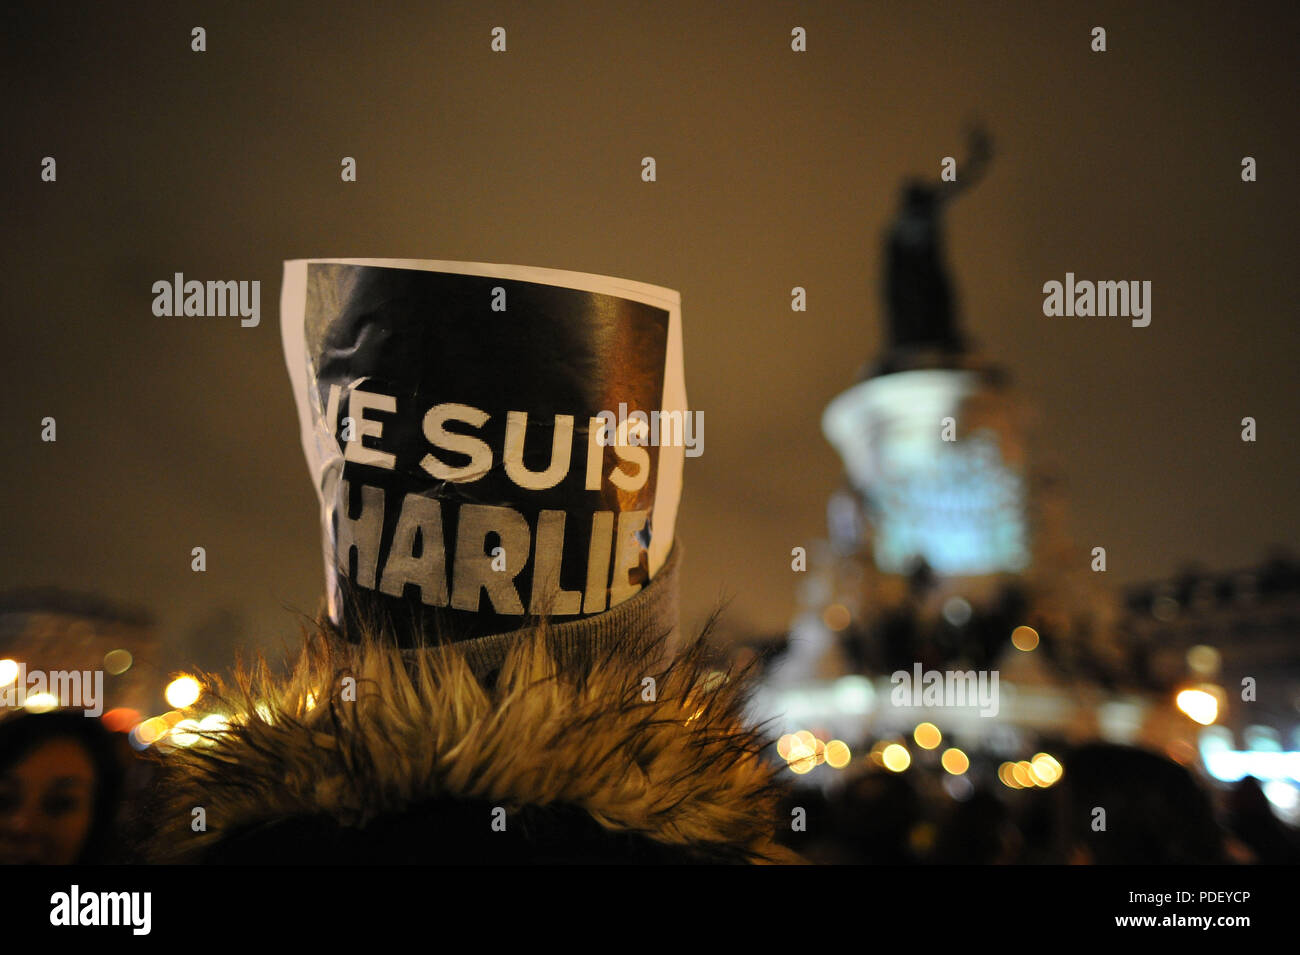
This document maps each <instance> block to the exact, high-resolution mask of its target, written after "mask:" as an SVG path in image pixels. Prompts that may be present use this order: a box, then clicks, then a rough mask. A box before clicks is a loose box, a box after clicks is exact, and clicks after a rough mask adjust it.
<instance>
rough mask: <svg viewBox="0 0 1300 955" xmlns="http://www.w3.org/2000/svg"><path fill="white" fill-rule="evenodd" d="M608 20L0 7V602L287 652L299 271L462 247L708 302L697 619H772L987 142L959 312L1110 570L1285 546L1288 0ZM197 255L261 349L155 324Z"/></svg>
mask: <svg viewBox="0 0 1300 955" xmlns="http://www.w3.org/2000/svg"><path fill="white" fill-rule="evenodd" d="M608 6H624V7H627V8H628V9H627V10H622V11H615V10H613V9H607V5H596V4H580V3H574V4H533V3H492V4H481V3H460V4H444V3H440V4H403V5H397V4H376V5H374V6H373V8H372V7H371V6H369V5H364V4H356V3H346V4H345V3H310V4H309V3H301V2H296V3H276V4H268V5H255V4H247V5H245V4H240V5H226V4H198V5H195V6H194V7H193V8H192V9H187V10H180V9H178V8H177V5H174V4H164V3H139V4H131V5H127V6H122V5H117V4H93V5H92V4H84V5H76V4H64V3H59V4H35V3H32V4H28V5H27V7H28V9H26V10H24V11H20V12H15V13H8V14H6V23H5V25H4V29H3V36H4V39H3V44H4V48H3V52H4V55H3V66H2V67H0V68H2V69H3V71H4V73H5V89H6V94H5V97H6V108H5V123H4V128H5V149H4V150H3V154H2V158H0V161H2V162H3V173H4V177H5V181H6V183H7V185H8V186H9V188H8V189H6V190H5V192H6V199H5V203H4V206H5V228H4V252H5V256H4V262H5V265H6V267H7V270H8V278H7V280H6V281H5V282H4V283H3V298H4V309H3V313H4V319H3V320H4V347H3V349H0V375H2V380H3V381H4V382H5V385H6V387H5V400H4V405H5V408H4V427H3V429H0V455H2V456H3V461H4V462H5V463H4V469H3V494H0V525H2V527H3V534H0V582H2V583H3V586H5V587H15V586H26V585H42V584H57V585H59V586H63V587H67V588H72V589H77V590H90V591H97V592H100V593H103V594H107V595H110V596H112V597H114V598H115V599H119V600H123V601H127V602H130V603H134V604H139V605H143V606H145V607H147V608H149V609H150V610H152V611H153V612H154V613H156V615H157V617H158V622H159V630H160V633H161V634H162V635H163V636H164V638H165V639H166V640H167V641H168V643H169V646H170V648H171V650H170V652H171V653H172V654H174V655H175V657H176V663H177V664H178V665H179V664H180V663H181V662H183V661H193V662H198V663H200V664H203V665H205V666H223V665H225V664H226V663H228V662H229V658H230V646H231V645H232V643H247V644H258V645H274V644H277V643H279V642H281V641H283V640H288V639H292V638H293V637H294V635H295V633H296V628H297V621H296V619H295V616H294V613H295V611H303V612H312V611H314V610H315V609H316V607H317V602H318V600H319V599H320V597H321V594H322V566H321V551H320V541H319V530H318V525H317V517H316V510H317V508H316V501H315V497H314V493H313V490H312V485H311V482H310V480H309V478H308V475H307V470H306V466H305V464H304V462H303V458H302V451H301V447H300V445H299V436H298V427H297V420H296V417H295V409H294V404H293V398H292V395H291V392H290V389H289V379H288V376H287V374H286V372H285V368H284V359H283V356H282V353H281V347H280V339H279V332H278V313H279V308H278V303H279V293H280V273H281V261H282V260H284V259H288V258H300V257H308V256H386V257H390V256H391V257H410V258H436V259H454V260H467V261H480V262H497V263H509V264H520V265H535V266H543V267H550V268H559V269H570V270H575V271H582V272H594V273H600V274H607V275H614V276H620V277H625V278H629V279H635V280H639V281H644V282H650V283H654V284H657V285H662V286H667V287H669V288H673V289H677V290H679V291H680V292H681V295H682V315H683V329H684V337H685V349H686V380H687V387H688V394H689V397H690V399H691V405H692V407H693V408H698V409H701V410H703V412H704V416H705V445H704V447H705V451H704V454H703V456H702V457H699V458H694V459H690V458H688V459H687V464H686V473H685V491H684V496H683V505H682V512H681V514H680V517H679V521H678V537H679V539H680V540H681V542H682V543H683V544H684V545H685V553H684V559H685V567H684V575H685V576H684V592H683V607H684V614H685V621H686V622H687V624H688V625H689V624H692V623H698V622H699V621H701V620H702V618H703V617H704V616H705V614H706V613H707V612H708V610H709V609H710V608H711V607H712V606H713V605H714V603H715V602H717V601H718V600H719V599H720V598H730V604H729V608H728V610H727V617H726V619H727V622H728V623H727V626H728V628H729V629H730V630H732V631H734V632H737V633H743V632H746V631H749V630H755V631H761V632H766V633H775V632H779V631H780V630H781V629H782V628H783V627H784V626H785V624H786V623H787V621H788V619H789V615H790V613H791V610H792V608H793V605H794V596H795V585H796V580H795V579H794V575H793V574H792V573H791V570H790V549H791V548H792V547H793V546H796V545H800V544H803V545H808V544H810V543H811V542H812V541H813V540H815V539H817V538H820V537H824V536H825V508H826V500H827V496H828V494H829V493H830V492H831V491H832V490H833V489H834V488H835V487H836V486H837V485H838V483H839V481H840V479H841V470H840V462H839V459H838V457H837V456H836V454H835V453H834V451H833V450H832V449H831V447H830V446H829V445H828V444H827V442H826V440H825V439H824V438H823V436H822V434H821V430H820V417H821V412H822V409H823V407H824V406H825V405H826V403H827V401H828V400H829V399H830V398H831V397H832V396H834V395H835V394H836V393H838V392H839V391H841V390H843V389H844V388H845V387H848V386H849V385H851V384H852V383H853V381H854V380H855V376H856V374H857V372H858V370H859V368H860V367H861V366H862V365H863V363H864V362H866V361H867V360H868V359H871V358H873V357H874V356H875V355H876V354H877V353H878V350H879V348H880V346H881V331H882V321H881V319H882V316H881V309H880V304H879V301H880V299H879V292H878V280H879V277H880V266H881V251H882V248H881V239H882V235H883V231H884V229H885V228H886V226H887V225H888V223H889V221H890V219H891V217H892V215H893V213H894V211H895V208H896V205H897V193H898V187H899V184H900V182H901V181H902V180H903V179H904V178H905V177H908V176H913V175H919V176H923V177H927V178H932V179H933V178H936V177H937V176H938V173H939V164H940V160H941V158H942V157H944V156H948V155H952V156H956V157H957V158H958V159H960V158H961V157H962V155H963V154H964V149H965V145H964V137H963V134H964V130H965V128H966V125H967V123H968V122H969V121H970V120H971V119H974V118H979V119H981V120H982V121H983V122H984V123H985V124H986V125H987V127H988V128H989V130H990V132H991V134H992V136H993V140H994V145H995V150H996V153H997V155H996V157H995V159H994V162H993V165H992V168H991V170H990V173H989V175H988V177H987V179H986V180H985V181H984V182H982V183H981V184H980V185H979V187H978V188H977V189H975V190H974V191H972V192H970V193H969V194H966V195H964V196H962V197H961V199H960V200H959V201H957V202H956V203H955V205H954V206H953V207H952V209H951V215H950V218H949V220H948V234H947V241H948V249H949V259H950V262H951V264H952V267H953V270H954V273H955V280H956V282H957V287H958V289H959V292H960V301H961V307H962V312H963V323H964V326H965V329H966V331H967V332H968V333H969V334H970V335H971V336H972V337H973V338H974V339H975V341H976V342H977V343H978V344H979V346H980V347H981V350H982V352H983V353H984V354H986V355H987V356H988V357H990V358H992V359H994V360H997V361H998V362H1000V363H1002V364H1004V365H1005V366H1007V367H1008V368H1009V369H1010V371H1011V372H1012V374H1013V375H1014V378H1015V381H1016V384H1017V387H1018V389H1019V394H1020V395H1021V397H1022V398H1023V399H1024V400H1025V401H1026V402H1027V403H1028V404H1029V405H1030V406H1031V407H1032V409H1033V410H1034V412H1035V415H1036V419H1037V427H1036V430H1035V432H1034V433H1033V435H1032V437H1031V445H1030V446H1031V449H1032V453H1033V455H1034V458H1033V460H1034V463H1035V467H1036V468H1038V469H1039V470H1042V471H1046V472H1048V473H1051V474H1055V475H1057V476H1059V477H1060V478H1062V479H1063V480H1064V482H1065V486H1066V493H1067V495H1068V500H1069V503H1070V519H1069V529H1070V532H1071V536H1072V537H1073V538H1074V539H1075V541H1076V543H1077V544H1078V545H1079V546H1080V549H1081V552H1080V560H1086V558H1087V548H1089V547H1091V546H1095V545H1104V546H1105V547H1106V548H1107V553H1108V564H1109V573H1110V575H1111V577H1112V579H1113V582H1114V583H1115V584H1117V585H1119V584H1123V583H1125V582H1130V581H1137V580H1144V579H1150V578H1156V577H1163V576H1166V575H1168V574H1170V573H1172V572H1174V571H1176V570H1177V569H1178V568H1179V567H1181V566H1182V565H1184V564H1185V563H1188V562H1192V561H1196V562H1199V563H1201V564H1202V565H1204V566H1205V567H1207V568H1209V569H1212V570H1228V569H1235V568H1239V567H1244V566H1247V565H1250V564H1252V563H1255V562H1257V561H1259V560H1260V559H1262V558H1263V557H1264V556H1265V554H1266V551H1267V548H1268V547H1269V546H1270V545H1271V544H1293V543H1294V542H1296V541H1297V540H1298V539H1300V499H1298V497H1297V494H1296V476H1297V468H1296V460H1297V456H1296V453H1295V450H1294V448H1295V445H1294V425H1295V422H1296V420H1297V414H1298V413H1300V400H1298V398H1297V388H1296V374H1295V369H1296V363H1297V358H1298V357H1300V333H1298V332H1297V325H1298V324H1300V313H1298V312H1297V308H1296V298H1295V291H1294V283H1295V278H1294V276H1295V251H1296V250H1295V221H1296V213H1297V201H1296V200H1297V185H1296V175H1295V170H1294V162H1295V158H1296V156H1297V155H1298V154H1300V142H1298V138H1300V137H1298V136H1297V127H1296V122H1295V119H1296V88H1295V84H1296V79H1295V50H1296V49H1297V39H1298V38H1300V37H1298V33H1300V31H1298V30H1297V27H1298V26H1300V8H1298V7H1297V6H1296V5H1295V4H1294V3H1277V4H1268V3H1259V4H1249V5H1243V6H1233V5H1227V4H1210V3H1194V4H1193V3H1177V4H1173V3H1170V4H1143V5H1141V8H1140V9H1138V8H1136V5H1133V4H1126V3H1089V4H1077V5H1068V4H1060V3H1051V4H1034V3H1016V4H995V3H961V4H955V3H906V4H904V3H882V4H874V3H873V4H865V3H816V4H800V3H752V4H743V5H735V6H736V7H737V9H735V10H728V11H726V12H720V11H718V10H715V9H713V7H714V6H715V5H712V4H699V3H694V2H662V3H655V4H643V5H636V7H635V8H633V5H631V4H622V5H608ZM1071 7H1072V8H1073V9H1072V10H1071ZM268 8H270V9H268ZM426 8H428V9H426ZM435 8H436V10H435ZM741 8H743V9H741ZM372 10H373V11H374V12H372ZM431 11H434V12H431ZM498 25H499V26H504V27H505V28H506V29H507V35H508V52H507V53H505V54H493V53H492V52H491V51H490V49H489V42H490V30H491V29H492V27H494V26H498ZM1099 25H1100V26H1104V27H1105V28H1106V30H1107V45H1108V50H1107V52H1105V53H1094V52H1092V50H1091V49H1090V42H1091V37H1090V32H1091V29H1092V28H1093V27H1094V26H1099ZM194 26H204V27H205V28H206V30H207V47H208V49H207V52H205V53H194V52H191V50H190V30H191V28H192V27H194ZM795 26H803V27H805V28H806V30H807V33H808V52H806V53H803V54H796V53H793V52H791V50H790V31H791V29H792V28H793V27H795ZM647 155H649V156H654V157H655V159H656V161H657V167H658V181H657V182H655V183H645V182H642V181H641V178H640V171H641V165H640V161H641V158H642V157H643V156H647ZM44 156H54V157H55V158H56V160H57V163H58V166H57V169H58V180H57V182H55V183H45V182H41V181H40V162H41V158H42V157H44ZM344 156H353V157H355V158H356V159H357V167H358V181H357V182H355V183H343V182H341V181H340V176H339V170H340V159H341V158H342V157H344ZM1243 156H1253V157H1255V158H1256V160H1257V162H1258V177H1259V178H1258V181H1257V182H1253V183H1244V182H1242V180H1241V176H1240V170H1241V159H1242V157H1243ZM178 271H179V272H184V273H185V274H186V276H187V277H192V278H198V279H247V280H252V279H258V280H260V281H261V283H262V320H261V324H260V325H259V326H258V327H257V328H241V327H240V324H239V321H238V319H230V318H227V319H221V318H214V319H206V318H205V319H200V318H157V317H155V316H154V315H153V314H152V311H151V302H152V299H153V296H152V293H151V291H150V289H151V285H152V283H153V282H155V281H157V280H159V279H170V277H171V276H172V274H173V273H174V272H178ZM1067 271H1072V272H1074V273H1075V275H1076V276H1077V277H1079V278H1088V279H1094V280H1104V279H1114V280H1119V279H1126V280H1133V279H1137V280H1149V281H1151V282H1152V284H1153V295H1152V321H1151V324H1150V326H1149V327H1147V328H1133V327H1130V325H1129V323H1128V321H1126V320H1123V319H1115V318H1092V319H1086V318H1048V317H1045V316H1044V315H1043V311H1042V302H1043V292H1042V286H1043V283H1044V282H1047V281H1050V280H1057V281H1060V280H1063V279H1064V277H1065V273H1066V272H1067ZM796 285H799V286H803V287H805V288H806V289H807V290H808V311H807V312H806V313H794V312H792V311H791V309H790V290H791V288H792V287H793V286H796ZM1247 415H1250V416H1253V417H1255V418H1256V420H1257V422H1258V441H1257V442H1255V443H1253V444H1247V443H1243V442H1242V441H1241V439H1240V431H1241V426H1240V421H1241V419H1242V418H1243V417H1245V416H1247ZM45 416H53V417H55V418H56V420H57V423H58V424H57V427H58V440H57V442H56V443H52V444H50V443H43V442H42V441H41V440H40V421H41V419H42V418H43V417H45ZM196 545H202V546H204V547H205V548H206V549H207V553H208V570H207V572H206V573H205V574H195V573H192V572H191V570H190V551H191V548H193V547H194V546H196Z"/></svg>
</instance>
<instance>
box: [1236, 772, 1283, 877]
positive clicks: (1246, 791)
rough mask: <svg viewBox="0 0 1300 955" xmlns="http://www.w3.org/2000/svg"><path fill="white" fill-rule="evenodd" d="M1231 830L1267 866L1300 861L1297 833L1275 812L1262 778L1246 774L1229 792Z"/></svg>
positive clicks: (1258, 860)
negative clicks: (1260, 781)
mask: <svg viewBox="0 0 1300 955" xmlns="http://www.w3.org/2000/svg"><path fill="white" fill-rule="evenodd" d="M1227 824H1228V829H1229V830H1231V832H1232V834H1233V835H1234V836H1236V837H1237V838H1238V839H1239V840H1240V841H1241V842H1243V843H1245V845H1246V846H1247V848H1249V849H1250V851H1251V852H1252V853H1254V855H1255V860H1256V861H1257V862H1260V863H1262V864H1264V865H1295V864H1297V863H1300V848H1298V847H1297V843H1296V833H1295V831H1294V830H1293V829H1291V828H1289V827H1288V826H1286V825H1284V824H1283V823H1282V822H1281V821H1280V820H1279V819H1278V818H1277V816H1275V815H1273V807H1272V806H1270V805H1269V802H1268V797H1267V796H1265V795H1264V790H1263V789H1261V788H1260V785H1259V780H1257V779H1256V778H1255V777H1254V776H1246V777H1245V778H1243V779H1242V780H1240V781H1239V782H1238V783H1237V784H1236V785H1235V786H1233V787H1232V791H1231V792H1230V793H1229V794H1228V800H1227Z"/></svg>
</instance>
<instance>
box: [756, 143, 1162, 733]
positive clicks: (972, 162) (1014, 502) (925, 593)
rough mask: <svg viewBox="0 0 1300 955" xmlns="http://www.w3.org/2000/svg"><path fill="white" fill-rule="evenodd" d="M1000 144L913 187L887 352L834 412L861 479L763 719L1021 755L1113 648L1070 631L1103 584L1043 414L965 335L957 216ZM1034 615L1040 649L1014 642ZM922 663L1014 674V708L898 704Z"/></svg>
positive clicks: (816, 559)
mask: <svg viewBox="0 0 1300 955" xmlns="http://www.w3.org/2000/svg"><path fill="white" fill-rule="evenodd" d="M989 157H990V151H989V148H988V145H987V142H986V141H985V139H984V137H983V136H982V135H981V134H979V133H976V134H975V135H974V136H973V137H972V143H971V151H970V156H969V157H968V158H967V159H966V161H965V162H964V163H963V164H962V165H961V166H960V167H959V177H960V181H953V182H946V181H945V182H937V183H926V182H917V181H913V182H909V183H907V184H906V185H905V187H904V189H903V191H902V197H901V203H900V207H899V211H898V213H897V215H896V216H895V218H894V220H893V222H892V223H891V225H890V227H889V229H888V232H887V235H886V239H885V257H884V268H883V272H884V274H883V296H882V305H883V312H884V318H885V343H884V347H883V349H882V354H881V356H880V358H879V359H878V360H876V361H875V362H873V363H871V364H869V365H868V366H867V367H866V369H865V370H864V372H863V374H862V375H861V378H860V380H859V381H858V382H857V383H856V384H854V385H853V386H852V387H850V388H849V389H847V390H846V391H844V392H843V393H841V394H840V395H838V396H836V397H835V398H834V399H832V401H831V402H830V404H829V405H828V406H827V408H826V410H825V413H824V415H823V418H822V428H823V431H824V432H825V434H826V437H827V439H828V440H829V441H830V442H831V444H832V445H834V447H835V448H836V449H837V450H838V451H839V453H840V456H841V457H842V458H843V461H844V469H845V474H846V477H847V482H846V485H845V486H844V487H843V488H842V489H841V490H840V491H838V492H836V493H835V494H834V495H833V496H832V498H831V501H830V505H829V509H828V525H829V540H828V541H826V542H823V543H821V544H819V545H817V546H814V547H812V548H811V549H810V552H809V554H808V564H807V572H806V573H804V574H801V575H800V577H799V581H800V584H799V593H798V596H797V600H798V604H799V609H798V611H797V612H796V615H795V618H794V620H793V621H792V623H791V628H790V634H789V641H788V645H787V648H786V650H785V651H784V652H783V653H781V654H780V655H779V657H778V658H777V659H776V660H774V661H773V664H772V665H771V666H770V667H769V668H768V670H767V672H766V674H765V679H764V686H763V688H762V691H761V692H760V694H759V695H758V698H757V699H756V705H755V712H756V714H757V715H761V716H766V717H776V718H777V719H778V725H779V726H781V727H782V728H784V729H785V730H786V731H787V732H790V733H794V732H795V731H796V730H799V729H801V728H806V729H816V730H818V731H819V732H818V734H817V738H823V737H821V735H820V733H821V732H825V733H827V734H829V735H828V736H826V737H825V738H826V739H829V738H831V737H832V736H833V737H835V738H838V739H843V740H845V741H847V742H848V743H849V744H850V745H851V746H859V745H862V744H863V743H864V741H866V740H869V739H877V740H879V739H884V738H890V737H898V738H902V736H904V735H905V734H908V733H910V732H911V730H912V728H913V727H914V726H915V725H916V724H917V723H919V722H920V721H922V720H924V719H935V720H939V721H941V722H943V724H944V726H945V732H952V733H956V734H957V737H958V738H959V739H961V740H962V741H963V743H964V745H966V746H968V747H970V749H969V750H968V751H969V752H971V753H972V754H974V752H975V751H976V750H980V749H988V750H990V751H994V752H996V751H1006V752H1016V751H1018V750H1019V749H1020V748H1021V747H1023V746H1025V745H1028V742H1027V740H1028V739H1029V738H1031V737H1032V736H1034V735H1036V734H1037V733H1039V732H1040V731H1047V732H1054V731H1058V730H1061V729H1062V728H1063V727H1065V726H1067V725H1069V724H1071V723H1072V722H1075V721H1076V719H1075V717H1076V711H1075V707H1073V706H1072V705H1066V703H1065V699H1066V698H1067V697H1068V696H1069V694H1067V693H1065V692H1064V691H1063V685H1062V684H1063V681H1062V674H1063V673H1066V672H1068V671H1071V670H1073V669H1075V666H1074V663H1075V661H1074V659H1073V657H1074V655H1075V654H1076V653H1078V652H1080V648H1087V647H1089V646H1100V645H1102V644H1103V643H1104V641H1101V640H1097V639H1091V640H1090V641H1089V640H1075V639H1066V636H1067V634H1069V633H1070V632H1071V631H1074V630H1076V628H1075V627H1074V623H1075V621H1076V620H1077V619H1078V617H1079V614H1078V601H1077V599H1075V598H1076V597H1077V596H1082V595H1084V594H1085V593H1086V592H1087V590H1088V585H1089V584H1091V582H1090V581H1083V580H1080V579H1079V577H1078V575H1077V574H1072V572H1071V571H1070V565H1071V564H1072V563H1073V564H1074V566H1078V562H1077V561H1075V560H1073V559H1072V558H1071V557H1070V556H1069V555H1068V554H1067V551H1068V550H1069V547H1068V542H1067V541H1063V540H1062V539H1060V537H1059V535H1057V534H1055V533H1054V532H1053V531H1054V528H1053V526H1052V525H1053V523H1054V521H1053V519H1052V517H1053V515H1052V513H1051V508H1052V501H1053V496H1052V494H1050V493H1045V492H1044V488H1043V487H1042V486H1041V482H1039V484H1038V485H1035V486H1033V487H1031V481H1030V472H1029V465H1028V461H1027V455H1026V450H1025V434H1026V432H1027V430H1028V429H1027V421H1026V418H1027V414H1026V413H1025V410H1024V408H1023V407H1022V405H1021V403H1020V402H1019V400H1018V399H1017V397H1016V396H1015V394H1014V393H1013V391H1012V389H1011V387H1010V384H1009V377H1008V375H1007V374H1006V373H1005V372H1004V371H1003V370H1002V369H1001V368H999V367H998V366H997V365H996V364H994V363H992V362H990V361H988V360H986V359H984V358H982V357H981V356H980V355H979V354H978V353H977V352H976V350H975V349H974V348H972V347H971V345H970V343H969V342H968V341H967V339H966V337H965V335H964V334H963V332H962V329H961V326H960V323H959V320H958V319H959V309H958V306H957V297H956V294H955V292H954V290H953V287H952V282H951V280H950V278H949V272H948V269H947V266H946V264H945V262H944V248H943V213H944V211H945V209H946V208H947V205H948V203H949V202H950V201H951V200H952V199H953V198H954V197H955V196H956V195H958V194H959V193H960V192H961V191H964V190H965V189H966V188H969V187H970V186H971V185H973V184H974V183H975V182H977V181H978V180H979V179H980V178H982V176H983V174H984V172H985V170H986V168H987V165H988V161H989ZM1045 531H1046V532H1045ZM1083 566H1084V568H1085V569H1086V563H1085V564H1084V565H1083ZM1086 602H1087V601H1086V599H1085V603H1086ZM1021 626H1025V627H1027V628H1032V630H1030V631H1029V632H1032V633H1033V634H1034V636H1033V640H1034V647H1035V648H1037V652H1022V651H1023V650H1024V648H1023V647H1022V648H1020V649H1014V648H1013V647H1012V643H1011V635H1012V633H1013V632H1014V631H1016V628H1017V627H1021ZM1084 652H1092V651H1091V650H1090V649H1086V650H1085V651H1084ZM917 667H920V668H922V669H923V670H925V671H929V672H939V671H943V672H952V671H962V672H972V673H973V672H976V671H980V672H992V671H995V670H996V671H998V672H1000V673H1001V675H1002V677H1003V678H1004V680H1005V681H1006V683H1005V686H1006V687H1007V692H1006V693H1005V694H1004V695H1005V697H1006V699H1005V701H1004V705H1003V707H1002V709H1001V711H1000V712H999V715H998V718H996V719H986V718H983V717H980V716H979V715H978V714H976V713H975V712H974V711H973V710H971V709H969V708H967V709H961V710H951V711H945V712H942V713H935V714H932V715H927V713H924V712H921V711H920V710H915V711H914V710H912V709H910V708H907V707H902V708H899V707H894V706H890V705H887V702H886V701H887V696H888V694H889V693H890V675H891V674H894V673H897V672H899V671H906V672H913V670H914V668H917ZM1136 718H1137V717H1135V718H1134V719H1136ZM1132 721H1133V720H1130V722H1132ZM1076 729H1077V730H1078V731H1079V732H1081V733H1083V734H1085V735H1086V734H1087V733H1089V732H1092V730H1091V728H1090V727H1084V726H1079V727H1077V728H1076Z"/></svg>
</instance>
